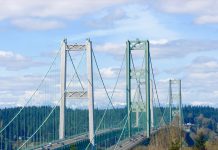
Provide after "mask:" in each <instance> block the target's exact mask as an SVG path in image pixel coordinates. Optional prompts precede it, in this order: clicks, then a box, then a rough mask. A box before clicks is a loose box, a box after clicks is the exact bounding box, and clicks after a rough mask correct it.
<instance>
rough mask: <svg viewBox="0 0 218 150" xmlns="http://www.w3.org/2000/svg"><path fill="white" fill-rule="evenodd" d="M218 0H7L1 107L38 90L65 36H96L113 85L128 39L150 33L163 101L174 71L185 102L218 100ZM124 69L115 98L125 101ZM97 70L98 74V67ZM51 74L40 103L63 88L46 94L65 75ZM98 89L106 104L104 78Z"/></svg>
mask: <svg viewBox="0 0 218 150" xmlns="http://www.w3.org/2000/svg"><path fill="white" fill-rule="evenodd" d="M217 7H218V1H217V0H207V1H205V0H182V1H181V0H156V1H152V0H135V1H130V0H116V1H115V0H92V1H88V0H62V1H59V0H46V1H45V0H31V1H29V0H7V1H5V0H0V41H1V42H0V85H1V86H0V104H1V107H14V106H22V105H23V104H24V103H25V101H27V100H28V99H29V98H30V97H31V95H32V94H33V93H34V91H35V89H37V86H38V85H39V83H40V81H41V80H42V79H43V76H44V75H45V73H46V72H47V71H48V68H49V66H50V65H51V62H52V60H53V59H54V57H55V53H56V52H57V51H58V50H59V48H60V45H61V41H62V40H63V39H64V38H67V40H68V43H77V42H78V43H83V42H85V41H86V39H87V38H90V39H91V41H92V42H93V50H94V52H95V53H96V57H97V60H98V64H99V67H100V70H101V73H102V77H103V79H104V80H105V83H106V87H107V89H108V91H109V93H111V91H112V89H113V86H114V84H115V81H116V78H117V74H118V70H119V68H120V66H121V63H122V57H123V55H124V53H125V43H126V41H127V40H135V39H140V40H149V41H150V43H151V47H150V53H151V57H152V62H153V66H154V72H155V78H156V82H157V87H158V94H159V97H160V101H161V103H162V104H166V103H167V97H168V81H169V79H181V80H182V101H183V104H184V105H186V104H187V105H209V106H214V107H218V57H217V55H218V34H217V31H218V10H217ZM75 57H79V55H75ZM75 59H76V58H75ZM136 59H139V57H136ZM59 65H60V64H59V63H58V62H56V63H55V67H56V68H58V66H59ZM84 70H85V69H80V71H81V72H82V71H84ZM54 72H55V70H54ZM57 74H58V71H57V70H56V75H57ZM124 74H125V71H124V70H123V71H122V73H121V79H120V81H119V84H118V87H117V90H116V94H115V96H114V97H115V98H114V99H113V102H114V104H115V105H124V104H125V92H124V90H125V76H124ZM95 75H96V77H95V78H98V80H99V77H97V72H96V69H95ZM96 80H97V79H96ZM51 82H52V81H50V83H49V81H48V82H47V83H45V85H44V87H43V88H40V90H39V91H38V93H37V94H38V97H36V98H35V101H36V102H35V104H38V103H40V104H43V103H46V104H49V102H47V100H48V99H56V100H55V102H52V103H57V99H58V98H57V97H58V94H54V95H55V96H49V95H48V94H43V92H46V90H47V91H49V92H52V90H53V92H57V93H58V91H59V89H58V88H59V87H60V84H59V80H58V77H55V83H54V85H51ZM96 82H98V83H96V85H97V86H100V82H99V81H96ZM84 84H85V83H84ZM52 86H54V87H52ZM49 87H50V88H49ZM95 92H96V93H95V95H96V96H95V97H96V103H97V104H98V105H99V107H100V106H104V105H106V103H107V102H106V101H105V99H107V98H106V94H105V92H104V89H103V88H102V86H101V87H100V88H96V91H95ZM41 99H44V100H41ZM32 103H33V104H34V102H32ZM84 103H86V102H85V101H84ZM70 105H76V104H70ZM77 105H81V106H83V102H77ZM72 107H73V106H72Z"/></svg>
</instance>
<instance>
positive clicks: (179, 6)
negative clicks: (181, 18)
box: [153, 0, 218, 24]
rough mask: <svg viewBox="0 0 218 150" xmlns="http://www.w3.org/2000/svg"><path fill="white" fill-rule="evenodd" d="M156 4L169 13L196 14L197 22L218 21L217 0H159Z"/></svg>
mask: <svg viewBox="0 0 218 150" xmlns="http://www.w3.org/2000/svg"><path fill="white" fill-rule="evenodd" d="M153 4H154V6H156V7H157V8H158V9H160V10H162V11H164V12H167V13H184V14H192V15H194V16H195V23H198V24H206V23H218V21H217V20H218V19H217V18H218V10H217V7H218V2H217V0H182V1H181V0H158V1H157V2H153Z"/></svg>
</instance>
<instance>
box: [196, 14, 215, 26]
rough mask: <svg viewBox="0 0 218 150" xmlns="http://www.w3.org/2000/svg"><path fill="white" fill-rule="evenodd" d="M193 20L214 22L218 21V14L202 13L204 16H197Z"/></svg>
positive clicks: (198, 22)
mask: <svg viewBox="0 0 218 150" xmlns="http://www.w3.org/2000/svg"><path fill="white" fill-rule="evenodd" d="M195 22H196V23H197V24H207V23H210V24H216V23H218V15H204V16H200V17H198V18H197V19H196V20H195Z"/></svg>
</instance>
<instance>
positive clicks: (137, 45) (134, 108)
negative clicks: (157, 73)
mask: <svg viewBox="0 0 218 150" xmlns="http://www.w3.org/2000/svg"><path fill="white" fill-rule="evenodd" d="M135 50H140V51H144V59H145V67H144V68H143V69H144V70H139V71H140V74H138V72H137V71H138V70H137V71H136V70H134V69H135V68H134V69H133V68H132V67H131V60H132V61H133V57H132V53H131V52H132V51H135ZM149 50H150V49H149V41H140V40H135V41H127V42H126V103H127V111H128V135H129V137H131V136H132V123H133V119H134V120H135V118H132V112H135V113H138V112H141V113H143V112H144V113H145V112H146V115H145V116H144V117H145V119H146V122H144V123H143V124H144V125H143V126H144V128H146V134H147V137H148V138H149V137H150V132H151V113H150V112H151V110H150V57H149V56H150V52H149ZM132 63H133V62H132ZM132 65H133V66H134V64H132ZM141 77H142V78H143V79H144V80H145V91H144V92H145V95H146V98H145V99H146V103H143V102H133V99H132V97H131V95H132V90H133V89H132V83H131V82H132V81H131V80H132V79H136V80H137V79H138V80H139V82H140V79H141ZM137 82H138V81H137ZM137 84H138V83H137ZM139 84H140V83H139ZM139 88H140V85H139ZM145 105H146V111H144V110H141V109H138V108H143V107H144V106H145ZM136 118H137V119H138V117H136ZM136 122H137V121H136Z"/></svg>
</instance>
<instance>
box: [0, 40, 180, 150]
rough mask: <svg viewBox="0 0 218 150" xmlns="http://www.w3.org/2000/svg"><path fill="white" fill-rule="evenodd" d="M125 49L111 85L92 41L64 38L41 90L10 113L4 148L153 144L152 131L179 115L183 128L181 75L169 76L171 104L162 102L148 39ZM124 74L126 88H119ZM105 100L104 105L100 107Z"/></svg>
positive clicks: (0, 134) (4, 130)
mask: <svg viewBox="0 0 218 150" xmlns="http://www.w3.org/2000/svg"><path fill="white" fill-rule="evenodd" d="M123 51H124V52H125V53H124V54H123V59H122V62H121V64H120V67H119V68H118V71H117V77H116V80H115V81H114V86H111V87H110V88H107V85H108V84H109V85H112V82H113V81H105V79H104V76H103V75H102V72H101V70H100V67H99V64H98V63H99V61H100V60H101V59H100V58H97V56H96V55H95V52H94V49H93V45H92V42H91V40H90V39H88V40H87V41H86V42H85V43H83V44H77V43H74V44H69V43H68V41H67V40H66V39H65V40H63V42H62V43H61V47H60V50H59V51H58V53H57V54H56V56H55V57H54V59H53V61H52V63H51V65H50V67H49V68H48V71H47V72H46V74H45V75H44V77H43V78H42V80H41V81H40V82H39V85H38V86H37V88H36V90H35V91H34V92H32V95H31V96H30V97H29V98H27V99H26V100H25V102H24V103H23V106H21V107H19V108H16V111H15V112H13V113H10V112H7V116H8V118H9V119H7V120H6V121H4V122H2V123H1V129H0V139H1V141H0V148H1V149H2V150H8V149H18V150H20V149H38V150H42V149H84V150H87V149H92V150H94V149H113V150H115V149H123V150H124V149H131V148H134V147H135V146H137V145H138V144H140V143H149V139H150V137H151V136H152V135H154V134H156V133H157V132H158V131H159V130H160V129H161V128H164V127H165V126H166V125H169V124H172V122H175V120H176V121H178V123H177V125H178V126H179V128H182V124H183V121H182V120H183V119H182V118H183V115H182V100H181V99H182V98H181V97H182V96H181V80H175V79H174V80H169V93H167V95H168V96H169V97H168V103H167V104H165V105H164V106H163V105H162V104H161V103H160V100H159V96H158V90H157V84H156V80H155V74H154V71H153V66H152V58H151V55H150V52H152V51H150V46H149V41H147V40H146V41H141V40H138V39H137V40H135V41H127V42H126V50H123ZM85 55H86V57H85ZM85 58H86V59H85ZM97 59H99V61H98V60H97ZM102 61H103V60H102ZM122 77H123V78H124V77H125V80H124V82H125V87H124V89H123V91H120V90H117V87H118V86H119V85H120V84H121V80H122ZM108 82H109V83H108ZM97 92H100V93H101V94H102V93H103V95H104V97H103V98H101V97H100V96H99V94H96V93H97ZM120 92H124V93H125V94H126V95H125V96H123V97H122V101H124V102H125V105H122V106H119V105H116V101H117V99H116V97H117V95H119V94H120ZM99 97H100V98H99ZM96 99H100V100H96ZM101 101H102V102H103V103H104V106H103V107H102V108H100V107H98V108H97V107H95V106H96V105H97V104H98V103H99V102H101Z"/></svg>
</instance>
